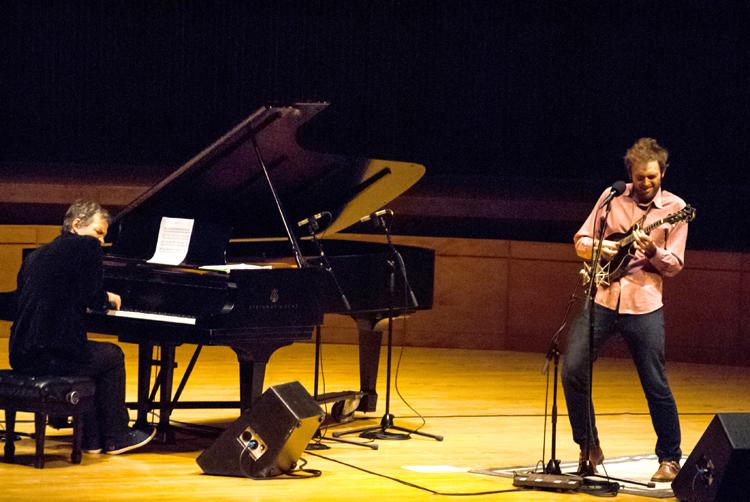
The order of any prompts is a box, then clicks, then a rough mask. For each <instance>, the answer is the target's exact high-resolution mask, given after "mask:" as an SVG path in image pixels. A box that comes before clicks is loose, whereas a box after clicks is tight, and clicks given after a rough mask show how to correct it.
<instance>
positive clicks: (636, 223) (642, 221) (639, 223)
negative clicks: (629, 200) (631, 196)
mask: <svg viewBox="0 0 750 502" xmlns="http://www.w3.org/2000/svg"><path fill="white" fill-rule="evenodd" d="M636 205H637V206H638V207H640V208H641V209H643V206H642V205H641V204H638V203H636ZM653 207H654V201H653V200H652V201H651V202H649V203H648V207H646V212H644V213H643V216H641V217H640V218H639V219H638V221H636V222H635V223H633V224H632V225H631V226H630V228H633V227H634V226H635V225H638V228H643V224H644V223H645V222H646V217H647V216H648V213H650V212H651V209H652V208H653Z"/></svg>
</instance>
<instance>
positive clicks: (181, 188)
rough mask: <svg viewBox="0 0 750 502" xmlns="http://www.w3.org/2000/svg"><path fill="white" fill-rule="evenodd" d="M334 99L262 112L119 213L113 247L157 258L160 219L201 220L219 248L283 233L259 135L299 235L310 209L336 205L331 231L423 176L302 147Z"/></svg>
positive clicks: (404, 165)
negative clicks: (301, 135)
mask: <svg viewBox="0 0 750 502" xmlns="http://www.w3.org/2000/svg"><path fill="white" fill-rule="evenodd" d="M327 106H328V104H327V103H296V104H292V105H288V106H265V107H262V108H260V109H258V110H257V111H255V112H254V113H253V114H252V115H250V116H249V117H248V118H246V119H245V120H243V121H242V122H241V123H240V124H238V125H237V126H236V127H234V128H233V129H232V130H231V131H229V132H228V133H227V134H225V135H224V136H223V137H221V138H220V139H218V140H217V141H216V142H214V143H213V144H212V145H211V146H209V147H208V148H206V149H205V150H203V151H202V152H200V153H199V154H198V155H196V156H195V157H193V158H192V159H191V160H190V161H188V162H187V163H186V164H184V165H183V166H182V167H180V168H179V169H177V170H176V171H175V172H174V173H172V174H171V175H170V176H168V177H167V178H165V179H164V180H162V181H161V182H159V183H158V184H156V185H155V186H154V187H152V188H151V189H149V190H147V191H146V192H144V193H143V194H142V195H141V196H139V197H138V198H137V199H135V200H134V201H133V202H132V203H130V204H129V205H128V206H127V207H126V208H124V209H123V210H122V211H121V212H120V213H119V214H117V215H116V216H115V217H114V218H113V222H112V225H111V226H110V234H109V239H108V240H109V241H110V242H113V243H114V246H113V252H114V253H115V254H119V255H125V256H133V257H139V258H147V257H150V255H151V254H153V250H154V249H155V246H156V236H157V234H158V228H159V224H160V222H161V218H162V217H163V216H168V217H174V218H190V219H194V220H196V226H195V229H194V233H195V232H206V233H209V234H211V238H212V240H213V242H214V245H216V246H220V247H221V249H223V248H224V246H225V244H226V240H227V239H228V238H233V239H269V238H271V239H273V238H286V232H285V229H284V226H283V223H282V219H281V216H280V214H279V212H278V210H277V207H276V204H275V202H274V199H273V196H272V194H271V191H270V189H269V187H268V183H267V181H266V179H265V176H264V174H263V170H262V168H261V165H260V163H259V160H258V158H257V154H256V151H255V148H254V145H253V138H254V139H255V142H256V144H257V146H258V149H259V151H260V154H261V158H262V159H263V162H264V164H265V165H266V167H267V169H268V171H269V175H270V177H271V180H272V182H273V184H274V187H275V189H276V191H277V193H278V195H279V199H280V201H281V204H282V206H283V209H284V211H285V213H286V215H287V217H288V224H289V227H290V228H291V229H292V231H294V232H295V233H296V234H297V235H299V236H303V235H306V233H307V230H306V229H299V228H298V227H297V222H298V221H300V220H302V219H304V218H307V217H309V216H310V215H313V214H317V213H321V212H323V211H328V212H330V213H331V214H332V218H331V222H330V224H328V222H326V221H323V222H322V223H323V224H324V225H323V226H321V229H320V230H321V231H325V233H326V235H331V234H333V233H335V232H338V231H341V230H343V229H345V228H347V227H349V226H350V225H352V224H354V223H356V222H357V221H359V219H360V218H362V217H363V216H365V215H368V214H370V213H372V212H374V211H376V210H377V209H379V208H381V207H383V206H384V205H386V204H388V203H389V202H390V201H392V200H393V199H395V198H396V197H398V196H399V195H400V194H402V193H403V192H405V191H406V190H407V189H409V188H410V187H411V186H412V185H414V184H415V183H416V182H417V181H418V180H419V179H420V178H421V177H422V176H423V174H424V172H425V168H424V166H422V165H420V164H413V163H408V162H398V161H386V160H376V159H366V158H352V157H346V156H343V155H336V154H329V153H321V152H314V151H311V150H307V149H305V148H303V147H302V146H300V144H299V143H298V140H297V137H298V131H299V129H300V128H301V127H302V126H304V125H306V124H308V123H309V122H310V121H311V119H312V118H313V117H314V116H315V115H317V114H318V113H319V112H320V111H322V110H323V109H325V108H326V107H327ZM217 240H218V241H220V242H217ZM192 246H193V244H192V242H191V248H192ZM214 251H218V250H214ZM204 254H205V255H206V256H212V255H213V254H214V253H213V252H212V251H210V250H209V251H207V252H206V253H204ZM189 257H190V255H189ZM186 261H189V260H186ZM190 261H191V262H196V261H199V260H190Z"/></svg>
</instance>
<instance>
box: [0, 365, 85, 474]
mask: <svg viewBox="0 0 750 502" xmlns="http://www.w3.org/2000/svg"><path fill="white" fill-rule="evenodd" d="M95 388H96V385H95V384H94V381H93V380H91V379H90V378H86V377H67V376H30V375H24V374H22V373H18V372H16V371H13V370H0V408H2V409H4V410H5V458H4V460H5V462H6V463H13V462H14V460H15V452H16V447H15V441H16V439H18V438H17V435H16V430H15V427H16V412H17V411H23V412H29V413H34V438H35V440H36V455H35V457H34V467H36V468H37V469H41V468H43V467H44V435H45V431H46V428H47V419H48V417H49V416H50V415H57V416H72V417H73V422H72V425H73V452H72V453H71V455H70V460H71V462H72V463H74V464H80V463H81V442H82V435H83V414H84V413H86V412H87V411H89V410H90V409H92V408H93V407H94V390H95Z"/></svg>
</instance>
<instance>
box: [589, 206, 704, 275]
mask: <svg viewBox="0 0 750 502" xmlns="http://www.w3.org/2000/svg"><path fill="white" fill-rule="evenodd" d="M694 219H695V208H694V207H692V206H690V205H689V204H688V205H687V206H685V207H684V208H682V209H681V210H679V211H677V212H676V213H672V214H670V215H668V216H665V217H664V218H661V219H660V220H656V221H655V222H653V223H650V224H648V225H646V226H645V227H643V228H642V230H643V231H644V232H646V233H647V234H650V233H651V231H652V230H654V229H656V228H658V227H659V226H661V225H663V224H665V223H669V224H675V223H678V222H680V221H684V222H685V223H689V222H691V221H693V220H694ZM638 228H641V227H640V225H638V224H636V225H633V226H632V227H630V229H629V230H628V231H627V232H624V233H613V234H610V235H608V236H607V237H606V239H607V240H610V241H614V242H615V243H616V244H617V253H616V254H615V255H614V256H613V257H612V258H611V259H609V260H607V259H601V260H600V261H599V265H598V266H597V267H596V274H595V275H594V284H595V285H596V286H600V285H602V284H604V285H605V286H609V285H610V284H611V283H612V282H614V281H616V280H618V279H619V278H620V277H622V276H623V275H625V273H626V272H627V267H628V263H630V260H632V259H633V257H634V256H635V251H636V250H635V245H634V244H635V236H634V235H633V234H634V233H635V231H636V230H637V229H638ZM579 274H580V276H581V279H582V281H583V285H584V286H588V284H589V282H590V281H591V278H592V277H591V265H589V264H588V263H586V262H584V263H583V268H582V269H581V271H580V272H579Z"/></svg>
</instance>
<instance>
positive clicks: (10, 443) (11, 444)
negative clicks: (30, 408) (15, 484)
mask: <svg viewBox="0 0 750 502" xmlns="http://www.w3.org/2000/svg"><path fill="white" fill-rule="evenodd" d="M15 455H16V410H15V409H13V408H5V458H4V460H5V462H6V463H8V464H12V463H13V461H14V460H15Z"/></svg>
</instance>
